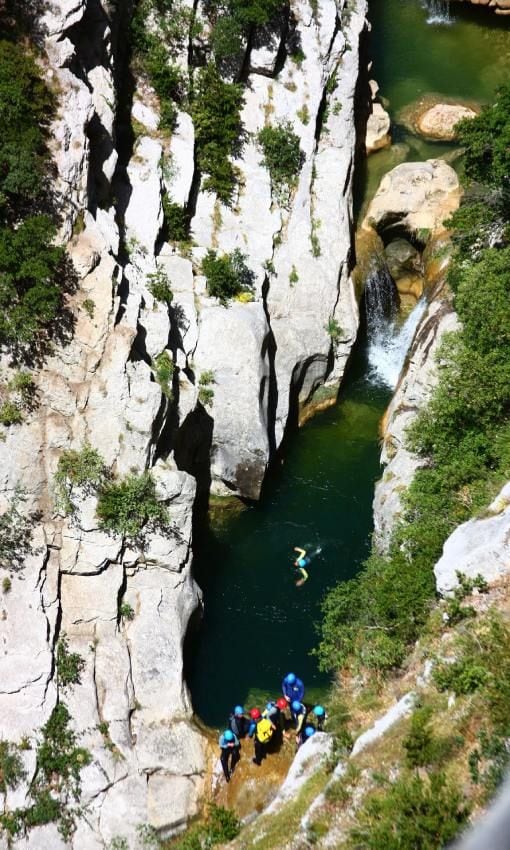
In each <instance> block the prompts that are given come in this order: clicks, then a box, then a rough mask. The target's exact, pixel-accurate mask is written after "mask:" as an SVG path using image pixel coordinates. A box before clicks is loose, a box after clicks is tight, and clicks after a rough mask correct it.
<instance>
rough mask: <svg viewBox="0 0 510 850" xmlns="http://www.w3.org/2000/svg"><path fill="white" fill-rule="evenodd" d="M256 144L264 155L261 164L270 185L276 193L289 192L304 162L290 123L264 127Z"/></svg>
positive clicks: (297, 138)
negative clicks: (265, 169) (265, 170)
mask: <svg viewBox="0 0 510 850" xmlns="http://www.w3.org/2000/svg"><path fill="white" fill-rule="evenodd" d="M257 138H258V142H259V144H260V146H261V148H262V152H263V154H264V159H263V160H262V162H263V164H264V165H265V166H266V168H267V169H268V171H269V174H270V176H271V183H272V184H273V186H274V188H275V189H276V191H280V192H281V191H284V190H287V191H290V190H291V189H292V188H293V187H294V186H295V185H296V183H297V177H298V174H299V172H300V171H301V167H302V165H303V162H304V153H303V151H302V150H301V148H300V146H299V136H298V135H297V134H296V133H295V132H294V130H293V128H292V124H291V123H290V121H285V122H282V123H280V124H276V125H275V126H274V127H264V128H263V129H262V130H261V131H260V132H259V134H258V137H257Z"/></svg>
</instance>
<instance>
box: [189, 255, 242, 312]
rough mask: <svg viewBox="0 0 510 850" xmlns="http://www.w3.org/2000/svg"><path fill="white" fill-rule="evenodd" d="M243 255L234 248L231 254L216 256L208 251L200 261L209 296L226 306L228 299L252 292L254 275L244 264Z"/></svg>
mask: <svg viewBox="0 0 510 850" xmlns="http://www.w3.org/2000/svg"><path fill="white" fill-rule="evenodd" d="M245 259H246V258H245V255H244V254H242V253H241V251H240V250H239V249H238V248H236V249H235V251H232V253H231V254H221V255H220V256H218V255H217V253H216V251H208V252H207V255H206V256H205V257H204V259H203V260H202V271H203V273H204V275H205V277H206V279H207V291H208V293H209V295H212V296H214V297H216V298H219V300H220V301H221V303H222V304H223V305H226V304H227V302H228V300H229V299H230V298H234V297H235V296H236V295H239V294H240V293H241V292H251V291H252V290H253V281H254V274H253V272H252V271H251V270H250V269H249V268H248V266H247V265H246V262H245Z"/></svg>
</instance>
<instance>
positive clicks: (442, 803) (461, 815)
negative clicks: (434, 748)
mask: <svg viewBox="0 0 510 850" xmlns="http://www.w3.org/2000/svg"><path fill="white" fill-rule="evenodd" d="M468 816H469V808H468V806H467V805H465V803H464V799H463V794H462V792H461V790H460V789H457V788H455V787H454V786H453V785H452V784H451V783H450V782H448V780H447V779H446V777H445V776H444V774H442V773H435V774H432V775H431V776H429V777H426V778H422V777H421V776H418V775H413V774H411V775H404V776H401V777H399V778H398V779H397V780H396V782H394V783H391V782H390V781H389V780H387V781H386V782H385V783H384V787H383V789H382V790H380V791H376V792H375V793H373V794H372V795H370V796H369V798H368V800H366V802H364V803H363V805H362V806H361V808H360V809H359V810H358V811H357V812H356V815H355V819H356V823H355V826H354V827H353V828H352V830H351V832H350V835H349V840H348V845H347V846H348V847H349V848H352V850H359V848H360V847H363V850H438V848H440V847H444V846H446V845H447V844H448V843H449V842H450V841H451V840H452V839H453V838H454V837H455V836H456V835H457V834H458V832H459V830H460V828H461V826H462V824H464V823H465V822H466V820H467V818H468Z"/></svg>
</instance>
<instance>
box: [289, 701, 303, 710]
mask: <svg viewBox="0 0 510 850" xmlns="http://www.w3.org/2000/svg"><path fill="white" fill-rule="evenodd" d="M291 708H292V711H301V708H302V706H301V703H300V702H299V700H298V699H295V700H294V701H293V702H292V705H291Z"/></svg>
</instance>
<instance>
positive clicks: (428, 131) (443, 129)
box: [416, 103, 476, 141]
mask: <svg viewBox="0 0 510 850" xmlns="http://www.w3.org/2000/svg"><path fill="white" fill-rule="evenodd" d="M475 117H476V112H475V111H474V109H469V107H467V106H461V105H456V104H453V103H437V104H436V105H435V106H432V107H431V108H430V109H427V110H426V111H425V112H424V113H423V114H422V115H419V116H418V118H417V121H416V126H417V130H418V132H419V133H421V134H422V136H428V137H429V138H431V139H444V140H445V141H452V140H453V139H455V136H456V133H455V127H456V126H457V124H458V123H459V121H462V119H464V118H475Z"/></svg>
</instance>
